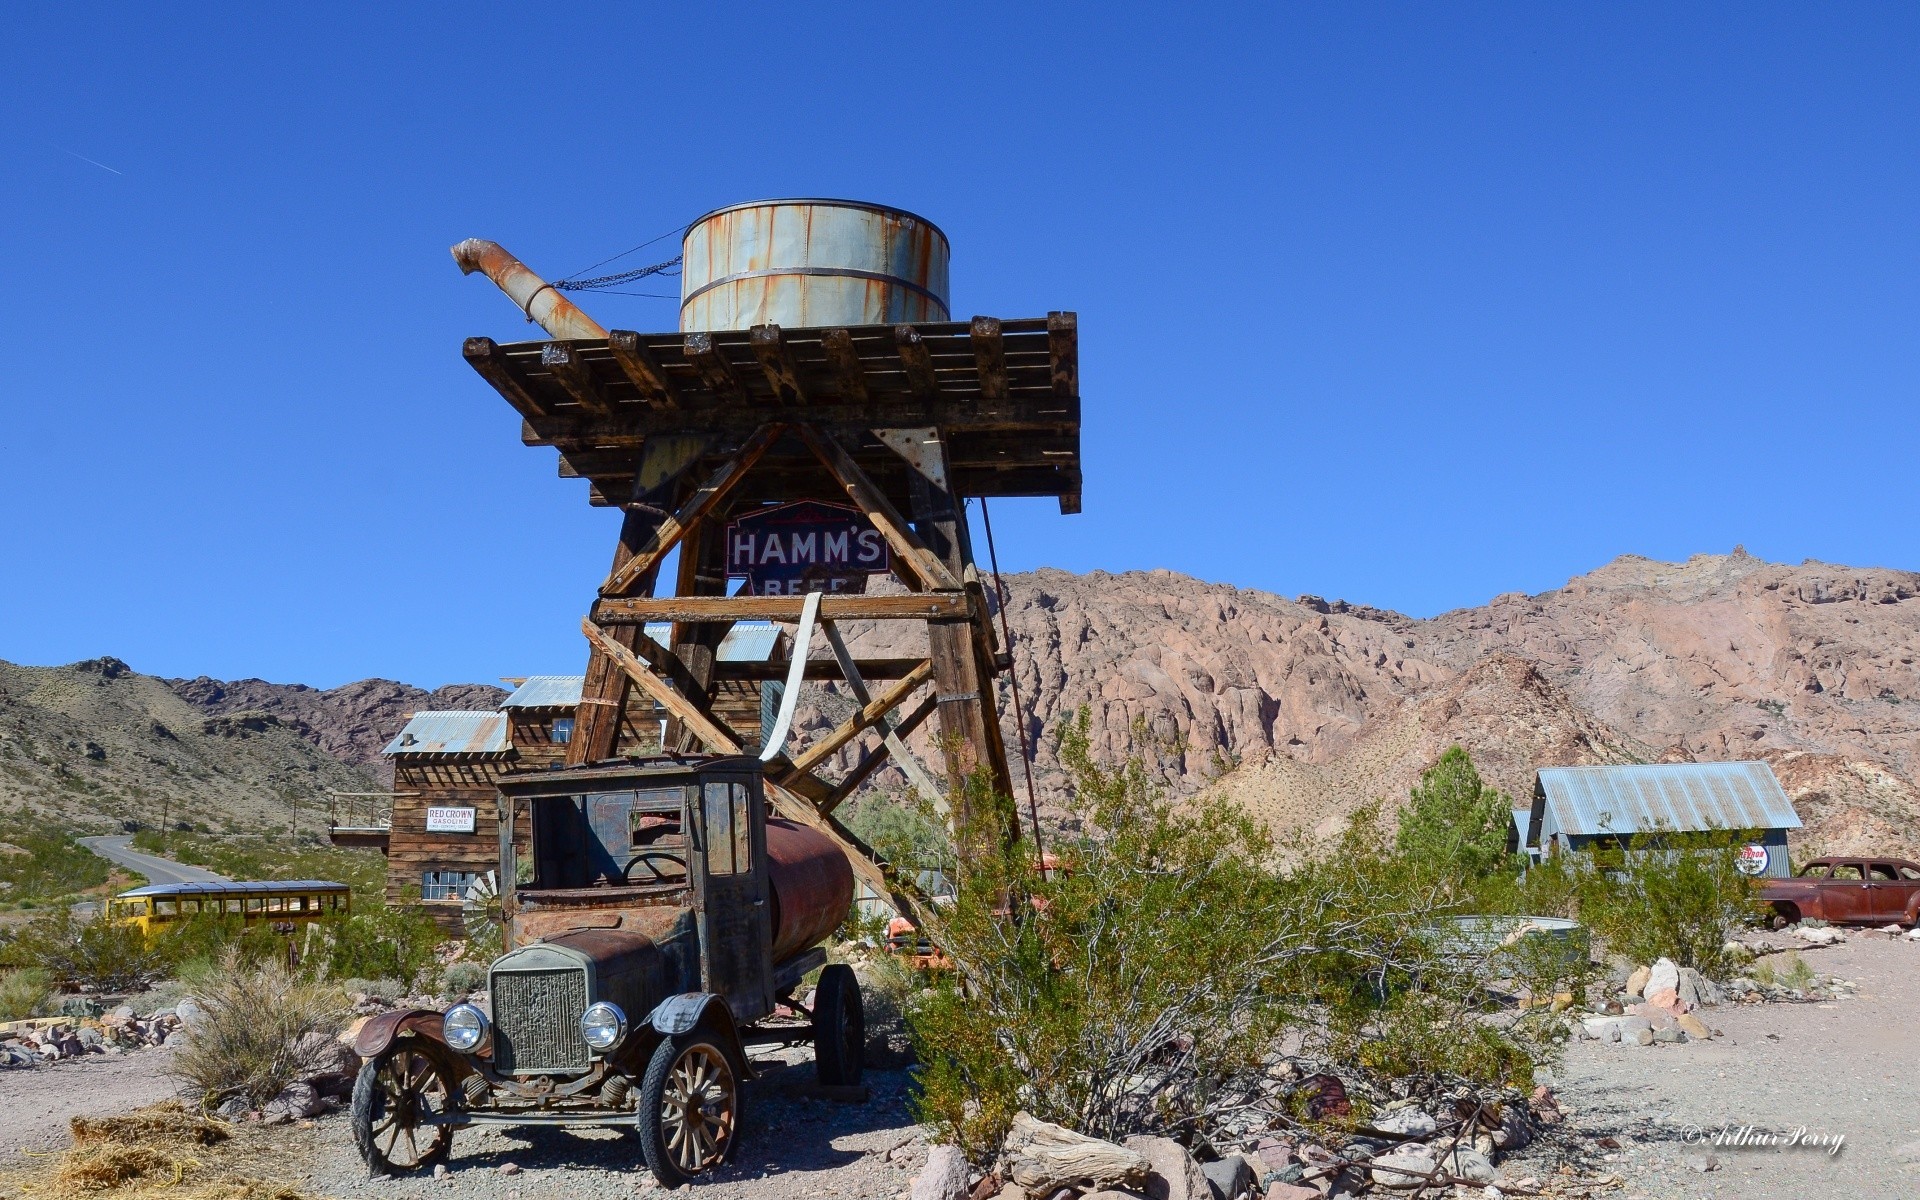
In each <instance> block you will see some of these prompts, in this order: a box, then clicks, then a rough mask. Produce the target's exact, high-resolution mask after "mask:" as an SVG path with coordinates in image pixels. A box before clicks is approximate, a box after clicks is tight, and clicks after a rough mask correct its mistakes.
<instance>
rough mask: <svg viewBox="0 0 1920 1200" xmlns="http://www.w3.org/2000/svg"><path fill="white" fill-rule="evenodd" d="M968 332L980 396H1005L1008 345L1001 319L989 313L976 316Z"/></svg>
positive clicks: (992, 398)
mask: <svg viewBox="0 0 1920 1200" xmlns="http://www.w3.org/2000/svg"><path fill="white" fill-rule="evenodd" d="M969 336H970V337H971V339H972V341H973V366H974V370H975V371H976V372H978V374H979V376H980V399H982V400H984V401H986V402H987V403H989V404H997V403H1000V402H1001V401H1003V400H1005V399H1006V398H1007V348H1006V341H1005V339H1004V338H1003V337H1002V336H1001V334H1000V322H999V321H997V320H995V319H994V318H992V317H975V318H974V319H973V325H972V328H971V329H970V331H969Z"/></svg>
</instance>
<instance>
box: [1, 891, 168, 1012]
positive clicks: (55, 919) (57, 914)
mask: <svg viewBox="0 0 1920 1200" xmlns="http://www.w3.org/2000/svg"><path fill="white" fill-rule="evenodd" d="M9 955H10V957H11V958H13V960H14V961H15V962H17V963H19V964H21V965H25V966H30V967H34V968H37V969H39V970H42V971H45V972H46V973H47V974H48V975H50V976H52V977H53V978H54V979H55V980H60V981H72V982H75V983H78V984H79V985H80V986H81V987H83V988H86V989H89V990H91V991H102V992H126V991H137V990H139V989H140V988H144V987H146V986H147V985H148V984H150V983H153V982H155V981H156V980H159V979H163V978H165V977H166V974H167V970H168V959H167V954H166V951H165V949H164V948H163V947H162V945H161V943H160V939H158V938H156V937H153V936H150V935H148V934H147V933H146V931H144V930H142V929H140V928H139V927H138V926H135V925H122V924H119V923H117V922H114V921H111V920H109V919H107V917H106V916H105V915H101V916H98V917H94V918H92V919H82V918H80V917H76V916H74V915H73V913H72V911H71V910H68V909H58V910H55V911H53V912H49V913H47V914H45V915H44V916H40V917H36V918H35V919H34V920H32V921H30V922H28V924H27V925H26V926H25V927H23V928H21V929H20V930H19V931H18V932H17V933H16V934H15V935H14V939H13V944H12V946H11V947H10V948H9Z"/></svg>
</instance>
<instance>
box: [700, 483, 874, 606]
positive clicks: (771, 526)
mask: <svg viewBox="0 0 1920 1200" xmlns="http://www.w3.org/2000/svg"><path fill="white" fill-rule="evenodd" d="M891 569H892V559H891V557H890V556H889V555H888V553H887V541H886V539H885V538H883V537H881V536H880V531H879V530H877V529H875V528H874V527H873V523H872V522H871V521H869V520H867V518H866V514H864V513H862V512H861V511H860V510H859V509H857V508H853V507H850V506H848V505H845V504H822V503H820V502H819V501H818V500H799V501H796V502H794V503H792V504H782V505H778V506H776V507H774V508H763V509H761V510H759V511H758V512H754V513H751V514H749V515H747V516H744V517H741V518H740V519H739V520H737V521H734V522H732V523H731V524H729V525H728V526H727V576H728V577H729V578H733V579H740V578H744V579H745V580H746V581H747V586H746V594H749V595H754V596H801V595H805V594H806V593H808V592H814V591H819V592H864V591H866V590H867V576H869V575H878V574H881V573H884V572H886V571H889V570H891Z"/></svg>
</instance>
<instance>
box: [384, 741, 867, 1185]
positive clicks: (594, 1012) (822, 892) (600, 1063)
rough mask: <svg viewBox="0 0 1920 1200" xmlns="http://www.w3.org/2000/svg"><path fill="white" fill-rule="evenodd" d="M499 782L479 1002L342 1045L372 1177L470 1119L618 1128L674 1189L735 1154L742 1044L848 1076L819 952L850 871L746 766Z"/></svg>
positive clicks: (707, 764)
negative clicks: (350, 1046) (772, 803)
mask: <svg viewBox="0 0 1920 1200" xmlns="http://www.w3.org/2000/svg"><path fill="white" fill-rule="evenodd" d="M499 792H500V806H501V811H500V816H501V821H500V829H501V831H502V832H501V837H500V860H501V861H500V867H499V872H498V876H497V878H498V880H499V881H500V885H499V886H500V893H499V896H500V908H501V915H502V917H503V918H504V922H505V925H504V934H505V944H506V947H507V948H506V951H505V953H503V954H501V955H500V956H499V957H498V958H496V959H495V960H494V961H493V963H492V964H491V966H490V967H489V970H488V974H487V997H488V1002H487V1005H486V1007H485V1008H484V1009H483V1008H482V1007H481V1006H479V1005H476V1004H473V1003H460V1004H456V1005H454V1006H453V1007H452V1008H449V1009H448V1010H446V1011H445V1012H444V1013H442V1012H432V1011H427V1010H413V1011H398V1012H390V1013H384V1014H382V1015H380V1016H378V1017H376V1018H374V1019H373V1020H372V1021H369V1022H368V1023H367V1024H366V1025H365V1026H363V1027H362V1029H361V1031H360V1033H359V1035H358V1037H357V1038H356V1041H355V1049H356V1050H357V1051H358V1052H359V1053H360V1055H361V1056H362V1057H363V1058H364V1059H365V1060H366V1061H365V1063H364V1065H363V1066H362V1067H361V1070H360V1075H359V1077H358V1079H357V1080H356V1081H355V1086H354V1094H353V1106H352V1124H353V1131H354V1138H355V1141H356V1143H357V1144H358V1146H359V1148H360V1152H361V1155H362V1157H363V1158H365V1160H366V1162H367V1165H368V1168H369V1169H370V1170H371V1171H372V1172H373V1173H374V1174H375V1175H376V1176H378V1175H388V1174H394V1173H401V1172H408V1171H418V1170H425V1169H431V1168H432V1167H433V1166H435V1165H437V1164H439V1163H441V1162H443V1161H445V1160H446V1158H447V1157H448V1155H449V1154H450V1152H451V1148H452V1141H453V1134H454V1131H455V1130H457V1129H460V1128H464V1127H469V1126H475V1125H486V1124H503V1125H508V1124H511V1125H529V1124H538V1125H615V1126H627V1127H631V1128H634V1129H636V1130H637V1131H638V1133H639V1134H640V1142H641V1150H642V1153H643V1154H644V1155H645V1158H646V1163H647V1166H648V1167H649V1168H650V1169H651V1170H652V1171H653V1173H654V1175H655V1177H656V1178H658V1179H659V1180H660V1182H661V1183H662V1184H663V1185H666V1186H669V1187H672V1186H676V1185H677V1184H679V1183H681V1182H684V1181H686V1180H688V1179H691V1178H694V1177H697V1176H699V1175H702V1174H705V1173H707V1172H708V1171H711V1170H712V1169H714V1168H715V1167H717V1166H719V1165H721V1164H722V1163H725V1162H726V1161H728V1160H729V1159H730V1158H731V1157H732V1156H733V1154H734V1152H735V1150H736V1147H737V1145H738V1142H739V1120H740V1085H741V1083H742V1081H744V1080H746V1079H747V1078H749V1077H750V1076H751V1072H752V1068H751V1066H750V1065H749V1063H748V1060H747V1049H748V1048H749V1047H751V1046H756V1045H794V1044H803V1043H811V1044H812V1046H813V1048H814V1061H815V1068H816V1072H817V1074H818V1077H819V1081H820V1082H821V1083H822V1084H826V1085H830V1086H832V1085H852V1084H857V1083H858V1082H859V1080H860V1077H861V1072H862V1067H863V1061H862V1055H863V1052H864V1045H865V1039H866V1032H865V1024H864V1019H863V1014H862V1005H861V999H860V989H859V985H858V983H857V981H856V980H855V978H854V976H853V971H852V970H851V969H850V968H849V967H847V966H845V965H844V964H835V965H832V966H828V965H826V954H825V952H824V950H822V949H820V943H821V942H822V941H824V940H825V939H826V938H827V937H828V936H830V935H831V934H832V933H833V931H834V930H835V929H836V928H837V927H838V926H839V925H840V923H841V922H842V921H843V920H844V919H845V918H846V916H847V913H848V911H849V910H850V909H851V907H852V904H853V893H854V888H853V872H852V868H851V867H850V866H849V865H848V863H847V860H846V857H845V855H844V854H843V853H842V852H841V850H840V849H839V848H838V847H837V846H835V845H834V844H833V843H832V842H831V841H829V840H828V839H827V838H826V837H824V836H822V835H821V834H819V833H816V832H815V831H813V830H811V829H808V828H806V827H804V826H801V825H797V824H793V823H791V822H788V821H784V820H781V819H779V818H776V817H773V816H771V815H770V812H769V809H768V805H767V799H766V795H765V790H764V776H763V775H762V769H761V763H760V762H759V760H757V759H753V758H746V757H739V756H721V757H680V756H666V757H659V758H651V759H634V760H617V761H612V762H607V763H600V764H595V765H592V766H586V767H576V768H568V769H550V770H544V771H526V772H519V773H515V774H509V775H506V776H504V777H502V779H501V781H500V784H499ZM516 831H519V832H520V833H521V834H522V835H523V836H519V837H516ZM523 844H524V845H525V847H526V850H527V852H526V854H525V855H524V857H523V856H522V854H521V847H522V845H523ZM819 968H824V969H823V970H821V973H820V976H819V980H818V982H817V984H816V985H815V987H814V990H813V1000H812V1004H811V1005H810V1006H807V1005H804V1004H803V1002H802V1000H801V998H800V997H799V996H798V994H797V993H798V991H799V988H800V984H801V982H802V980H803V979H804V978H805V977H806V976H807V975H808V974H809V973H810V972H812V971H814V970H815V969H819ZM782 1010H784V1012H786V1013H793V1014H799V1015H798V1016H792V1017H785V1016H780V1015H776V1014H778V1013H780V1012H781V1011H782Z"/></svg>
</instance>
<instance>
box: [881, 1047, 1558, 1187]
mask: <svg viewBox="0 0 1920 1200" xmlns="http://www.w3.org/2000/svg"><path fill="white" fill-rule="evenodd" d="M1320 1078H1322V1077H1317V1076H1316V1077H1310V1080H1317V1079H1320ZM1325 1078H1328V1079H1331V1078H1332V1077H1325ZM1336 1082H1337V1081H1336ZM1329 1090H1330V1089H1327V1088H1325V1087H1324V1085H1322V1087H1321V1089H1320V1090H1318V1091H1317V1092H1316V1094H1317V1095H1322V1096H1324V1095H1326V1094H1327V1093H1328V1091H1329ZM1341 1098H1342V1100H1343V1101H1344V1099H1345V1096H1344V1090H1342V1092H1341ZM1328 1115H1331V1114H1328ZM1348 1115H1350V1113H1349V1114H1348ZM1560 1120H1561V1114H1560V1110H1559V1108H1558V1106H1557V1105H1556V1104H1555V1103H1554V1100H1553V1096H1552V1094H1551V1093H1550V1092H1549V1091H1548V1089H1547V1088H1545V1087H1540V1088H1536V1089H1535V1090H1534V1092H1533V1094H1532V1095H1531V1096H1522V1095H1520V1094H1519V1093H1517V1092H1516V1093H1513V1094H1512V1095H1511V1096H1504V1097H1501V1098H1497V1099H1493V1100H1487V1099H1484V1098H1481V1097H1478V1096H1475V1095H1473V1094H1472V1093H1471V1092H1469V1091H1467V1090H1466V1089H1459V1091H1458V1094H1456V1095H1452V1096H1449V1097H1429V1098H1426V1099H1423V1100H1417V1099H1414V1098H1411V1097H1408V1098H1402V1099H1399V1100H1395V1101H1391V1102H1388V1103H1387V1104H1386V1105H1385V1107H1384V1108H1382V1109H1380V1110H1379V1111H1378V1112H1376V1113H1375V1115H1374V1116H1373V1117H1372V1118H1371V1124H1353V1125H1352V1132H1350V1133H1348V1134H1345V1135H1338V1136H1333V1137H1320V1136H1307V1135H1305V1134H1304V1133H1303V1132H1299V1131H1292V1132H1288V1133H1287V1134H1286V1135H1285V1136H1281V1135H1280V1133H1279V1131H1271V1132H1270V1133H1269V1134H1268V1135H1266V1136H1260V1137H1255V1138H1250V1139H1248V1140H1246V1141H1245V1142H1243V1143H1241V1144H1239V1145H1237V1146H1227V1147H1209V1148H1207V1149H1206V1151H1205V1153H1206V1154H1207V1156H1208V1161H1205V1162H1202V1161H1200V1160H1199V1159H1198V1158H1196V1157H1195V1156H1194V1154H1193V1153H1192V1152H1191V1151H1189V1150H1188V1148H1187V1147H1185V1146H1183V1145H1181V1144H1180V1143H1179V1142H1176V1141H1174V1140H1172V1139H1171V1138H1165V1137H1153V1136H1146V1135H1136V1136H1134V1137H1129V1138H1127V1139H1126V1142H1125V1144H1124V1145H1121V1144H1116V1143H1113V1142H1109V1141H1103V1140H1101V1139H1099V1138H1092V1137H1087V1136H1085V1135H1083V1134H1078V1133H1074V1132H1073V1131H1071V1130H1068V1129H1064V1128H1062V1127H1061V1126H1058V1125H1053V1124H1049V1123H1048V1122H1045V1121H1040V1120H1037V1119H1036V1118H1034V1117H1033V1116H1031V1115H1029V1114H1027V1113H1020V1114H1017V1115H1016V1116H1015V1117H1014V1121H1013V1127H1012V1129H1011V1130H1010V1131H1009V1133H1008V1135H1007V1138H1006V1142H1005V1144H1004V1145H1003V1146H1002V1148H1001V1153H1000V1156H999V1158H998V1159H997V1161H996V1162H995V1163H994V1164H993V1165H992V1169H991V1170H989V1171H988V1172H986V1173H985V1174H979V1173H971V1172H969V1170H968V1167H967V1163H966V1161H965V1159H964V1158H963V1157H962V1156H961V1154H960V1151H959V1150H958V1149H956V1148H954V1147H951V1146H936V1147H934V1148H933V1151H932V1152H931V1153H930V1154H929V1155H928V1158H927V1165H926V1168H925V1169H924V1170H922V1172H921V1173H920V1175H919V1176H918V1177H917V1178H916V1179H915V1180H914V1184H913V1191H912V1200H1320V1197H1323V1196H1343V1195H1345V1196H1351V1195H1358V1194H1361V1193H1367V1192H1373V1191H1375V1190H1376V1189H1377V1190H1379V1191H1380V1192H1382V1193H1383V1194H1388V1195H1391V1194H1396V1193H1401V1192H1412V1191H1415V1190H1418V1189H1420V1188H1422V1187H1423V1186H1424V1187H1426V1188H1428V1189H1430V1190H1431V1191H1433V1192H1435V1193H1436V1194H1444V1192H1445V1191H1446V1189H1449V1188H1452V1187H1466V1188H1473V1189H1480V1188H1487V1187H1491V1186H1495V1185H1497V1184H1499V1183H1500V1182H1502V1181H1501V1180H1500V1178H1499V1173H1498V1171H1497V1169H1496V1167H1495V1162H1496V1161H1497V1159H1498V1157H1499V1156H1501V1155H1503V1154H1505V1153H1508V1152H1511V1151H1515V1150H1518V1149H1520V1148H1521V1147H1523V1146H1525V1145H1527V1144H1528V1143H1529V1142H1530V1141H1532V1140H1533V1138H1534V1137H1535V1136H1537V1135H1538V1133H1539V1131H1540V1130H1541V1129H1542V1128H1543V1127H1545V1126H1549V1125H1553V1124H1557V1123H1558V1122H1559V1121H1560ZM1509 1182H1510V1183H1511V1185H1512V1186H1516V1187H1530V1186H1531V1185H1532V1183H1533V1181H1531V1180H1521V1181H1509ZM1488 1194H1493V1193H1488Z"/></svg>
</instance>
